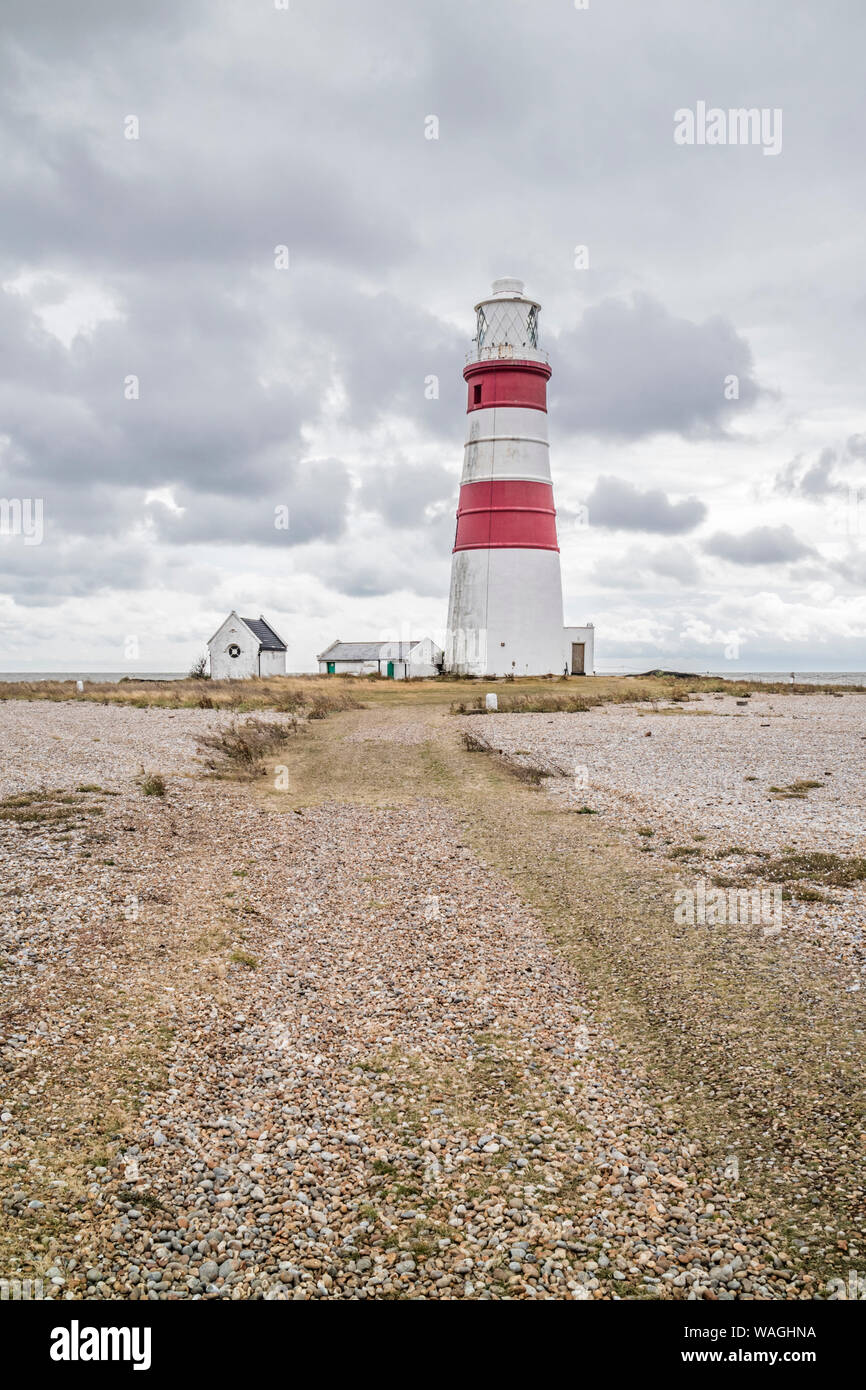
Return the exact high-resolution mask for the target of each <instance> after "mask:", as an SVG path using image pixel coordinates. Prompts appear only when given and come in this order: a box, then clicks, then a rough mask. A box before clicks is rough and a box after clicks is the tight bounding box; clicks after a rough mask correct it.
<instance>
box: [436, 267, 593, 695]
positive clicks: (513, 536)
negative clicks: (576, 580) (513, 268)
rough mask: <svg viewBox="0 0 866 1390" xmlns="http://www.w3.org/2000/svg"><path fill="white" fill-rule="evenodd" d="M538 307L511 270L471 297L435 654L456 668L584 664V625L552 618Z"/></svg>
mask: <svg viewBox="0 0 866 1390" xmlns="http://www.w3.org/2000/svg"><path fill="white" fill-rule="evenodd" d="M540 312H541V306H540V305H539V304H538V303H537V302H536V301H535V300H534V299H529V298H528V297H527V296H526V295H525V294H524V286H523V282H522V280H514V279H510V278H509V279H502V280H494V282H493V288H492V292H491V294H490V297H489V298H487V299H482V300H481V302H480V303H479V304H476V306H475V313H476V333H475V338H474V339H473V346H472V351H471V352H470V353H469V355H468V357H467V362H466V366H465V368H464V370H463V376H464V379H465V381H466V385H467V389H468V401H467V406H466V421H467V430H466V445H465V449H464V457H463V474H462V477H461V481H460V501H459V505H458V510H457V530H456V534H455V538H454V550H453V554H452V558H451V598H450V603H449V608H448V629H447V635H446V657H445V666H446V669H447V670H449V671H452V672H454V673H455V674H459V675H471V676H509V675H513V676H538V675H560V676H561V675H563V673H564V672H568V673H573V674H580V675H583V674H587V673H590V672H591V671H592V661H593V652H592V647H593V629H592V626H591V625H589V626H587V627H585V628H564V627H563V611H562V580H561V577H560V568H559V543H558V540H557V533H556V511H555V508H554V505H553V484H552V480H551V473H550V457H549V454H550V450H549V446H548V440H547V382H548V379H549V377H550V367H549V365H548V361H547V354H546V353H545V352H544V351H542V350H541V349H540V348H539V346H538V319H539V314H540Z"/></svg>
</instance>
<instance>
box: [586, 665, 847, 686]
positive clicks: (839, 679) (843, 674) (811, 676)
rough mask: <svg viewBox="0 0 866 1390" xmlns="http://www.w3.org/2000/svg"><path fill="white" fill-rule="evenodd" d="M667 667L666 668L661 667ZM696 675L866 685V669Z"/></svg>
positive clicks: (631, 670)
mask: <svg viewBox="0 0 866 1390" xmlns="http://www.w3.org/2000/svg"><path fill="white" fill-rule="evenodd" d="M650 669H652V668H651V667H649V666H616V667H614V666H606V667H605V668H604V669H603V670H602V669H601V663H599V665H598V666H597V668H596V675H597V676H637V675H640V674H641V673H642V672H644V671H648V670H650ZM660 669H666V668H660ZM691 674H692V675H694V676H721V677H722V679H724V680H729V681H768V682H772V683H774V684H775V683H777V682H778V681H787V682H788V683H789V684H791V685H866V671H791V670H788V671H732V670H731V668H730V667H728V668H727V670H725V671H692V672H691Z"/></svg>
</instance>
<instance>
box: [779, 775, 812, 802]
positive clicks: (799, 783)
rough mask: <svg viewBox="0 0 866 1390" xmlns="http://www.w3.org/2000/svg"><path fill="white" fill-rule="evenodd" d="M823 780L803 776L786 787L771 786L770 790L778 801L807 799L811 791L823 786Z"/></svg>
mask: <svg viewBox="0 0 866 1390" xmlns="http://www.w3.org/2000/svg"><path fill="white" fill-rule="evenodd" d="M823 786H824V783H823V782H810V781H808V780H806V779H805V778H803V777H798V778H797V780H796V782H791V783H790V784H789V785H788V786H786V787H771V788H770V791H771V793H772V795H773V797H774V798H775V800H776V801H805V799H806V796H807V795H808V793H809V792H810V791H814V789H815V787H823Z"/></svg>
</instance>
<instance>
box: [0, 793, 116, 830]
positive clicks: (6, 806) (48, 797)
mask: <svg viewBox="0 0 866 1390" xmlns="http://www.w3.org/2000/svg"><path fill="white" fill-rule="evenodd" d="M102 814H103V812H102V807H101V806H93V805H85V804H84V802H83V798H82V797H81V796H78V795H75V794H74V793H72V792H66V791H31V792H20V793H18V794H17V795H16V796H7V797H4V799H3V800H2V801H0V821H13V822H14V823H15V824H17V825H19V826H21V827H22V829H23V828H24V827H25V826H26V827H27V828H28V829H30V830H69V829H71V828H72V827H73V826H75V825H77V824H79V820H78V817H79V816H101V815H102Z"/></svg>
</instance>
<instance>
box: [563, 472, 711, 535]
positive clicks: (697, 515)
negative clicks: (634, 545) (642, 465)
mask: <svg viewBox="0 0 866 1390" xmlns="http://www.w3.org/2000/svg"><path fill="white" fill-rule="evenodd" d="M586 505H587V509H588V511H589V524H590V525H591V526H604V527H607V528H609V529H611V530H620V531H650V532H656V533H657V534H659V535H666V536H675V535H682V534H683V533H684V532H686V531H693V530H694V529H695V527H696V526H699V525H700V524H701V522H702V521H703V519H704V517H705V516H706V514H707V509H706V507H705V506H704V504H703V502H701V501H700V500H699V499H698V498H697V497H687V498H685V499H684V501H682V502H671V501H670V499H669V498H668V496H667V494H666V493H664V492H663V491H662V490H661V488H647V489H646V491H643V492H642V491H641V490H640V489H639V488H637V487H635V485H634V484H633V483H629V482H626V481H625V480H624V479H622V478H614V477H601V478H599V479H598V481H597V482H596V485H595V487H594V488H593V490H592V492H591V493H590V494H589V496H588V497H587V499H586Z"/></svg>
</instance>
